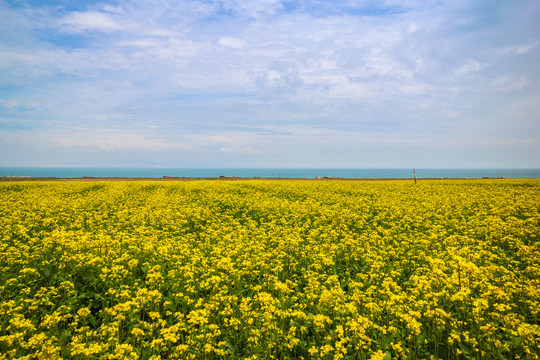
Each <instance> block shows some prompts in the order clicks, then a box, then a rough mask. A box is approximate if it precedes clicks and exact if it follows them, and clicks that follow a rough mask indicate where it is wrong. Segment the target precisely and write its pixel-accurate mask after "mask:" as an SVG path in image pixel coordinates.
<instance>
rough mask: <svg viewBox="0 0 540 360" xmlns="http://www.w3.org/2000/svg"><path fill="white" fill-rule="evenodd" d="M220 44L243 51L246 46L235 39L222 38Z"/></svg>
mask: <svg viewBox="0 0 540 360" xmlns="http://www.w3.org/2000/svg"><path fill="white" fill-rule="evenodd" d="M218 44H219V45H221V46H225V47H230V48H233V49H241V48H243V47H244V46H245V45H246V43H245V41H243V40H240V39H237V38H233V37H222V38H221V39H219V41H218Z"/></svg>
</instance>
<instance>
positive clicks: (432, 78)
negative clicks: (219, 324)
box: [0, 0, 540, 167]
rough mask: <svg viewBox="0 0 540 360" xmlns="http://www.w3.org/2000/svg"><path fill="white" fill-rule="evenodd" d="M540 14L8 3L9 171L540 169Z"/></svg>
mask: <svg viewBox="0 0 540 360" xmlns="http://www.w3.org/2000/svg"><path fill="white" fill-rule="evenodd" d="M538 15H540V5H539V4H538V3H537V2H535V1H522V2H519V3H508V4H506V3H500V2H496V3H493V2H487V1H480V2H474V3H470V2H467V1H452V2H450V1H432V2H425V1H422V2H420V1H405V2H402V1H400V2H397V1H382V2H379V1H377V2H375V1H336V2H331V3H329V2H322V1H301V0H300V1H279V0H265V1H234V0H221V1H219V0H214V1H204V2H203V1H186V0H184V1H168V0H163V1H160V2H159V3H156V2H153V1H144V0H130V1H121V2H120V1H118V2H116V1H106V2H92V1H84V2H76V3H74V4H71V3H67V2H64V1H57V2H55V1H47V2H42V3H40V2H32V3H27V2H23V1H5V0H0V32H1V33H2V34H4V35H3V36H2V37H1V38H0V154H2V156H0V158H1V160H0V165H10V166H13V165H69V164H77V165H107V166H123V165H130V166H154V165H155V166H180V167H182V166H189V167H193V166H196V167H214V166H231V167H413V166H415V167H539V166H540V156H539V155H538V154H540V115H539V114H540V105H539V104H540V102H539V101H538V99H539V98H540V91H539V90H540V89H539V85H538V84H540V81H539V80H540V79H539V72H540V68H539V67H538V65H537V64H538V63H540V61H539V60H540V59H539V57H540V25H539V24H538V22H537V21H536V19H537V18H538Z"/></svg>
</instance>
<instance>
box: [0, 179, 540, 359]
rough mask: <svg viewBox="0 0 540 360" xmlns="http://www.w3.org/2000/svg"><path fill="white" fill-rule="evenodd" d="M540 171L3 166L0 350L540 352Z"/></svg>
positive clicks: (495, 355) (46, 353)
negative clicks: (476, 175)
mask: <svg viewBox="0 0 540 360" xmlns="http://www.w3.org/2000/svg"><path fill="white" fill-rule="evenodd" d="M539 236H540V180H520V179H497V180H439V181H420V182H418V184H416V185H415V184H414V183H413V182H412V181H410V182H409V181H292V180H290V181H289V180H287V181H270V180H250V181H248V180H245V181H219V180H214V181H212V180H209V181H186V182H158V181H153V182H152V181H132V182H101V181H96V182H41V181H35V182H14V181H7V182H0V360H1V359H56V358H70V359H153V360H156V359H335V360H337V359H365V360H368V359H385V360H388V359H427V358H431V359H538V358H539V353H540V347H539V344H540V317H539V313H540V241H539Z"/></svg>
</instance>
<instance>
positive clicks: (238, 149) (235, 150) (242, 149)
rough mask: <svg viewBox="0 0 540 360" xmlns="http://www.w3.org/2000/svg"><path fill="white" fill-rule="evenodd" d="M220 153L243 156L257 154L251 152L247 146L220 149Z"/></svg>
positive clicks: (254, 151)
mask: <svg viewBox="0 0 540 360" xmlns="http://www.w3.org/2000/svg"><path fill="white" fill-rule="evenodd" d="M219 151H220V152H222V153H229V154H230V153H233V154H245V155H251V154H259V152H258V151H256V150H253V149H252V148H251V147H249V146H245V147H225V146H224V147H222V148H220V149H219Z"/></svg>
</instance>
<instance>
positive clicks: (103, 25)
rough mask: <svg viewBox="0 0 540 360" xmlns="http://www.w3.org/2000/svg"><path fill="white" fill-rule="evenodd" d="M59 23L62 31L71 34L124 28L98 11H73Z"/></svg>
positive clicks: (108, 15) (110, 17) (107, 15)
mask: <svg viewBox="0 0 540 360" xmlns="http://www.w3.org/2000/svg"><path fill="white" fill-rule="evenodd" d="M59 23H60V25H61V26H62V29H64V30H67V31H73V32H83V31H102V32H113V31H119V30H123V29H124V28H125V27H124V26H123V25H121V24H120V23H119V22H117V21H115V20H114V19H113V17H112V15H110V14H107V13H103V12H98V11H86V12H78V11H74V12H71V13H69V14H68V15H66V16H65V17H63V18H62V19H60V21H59Z"/></svg>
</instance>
